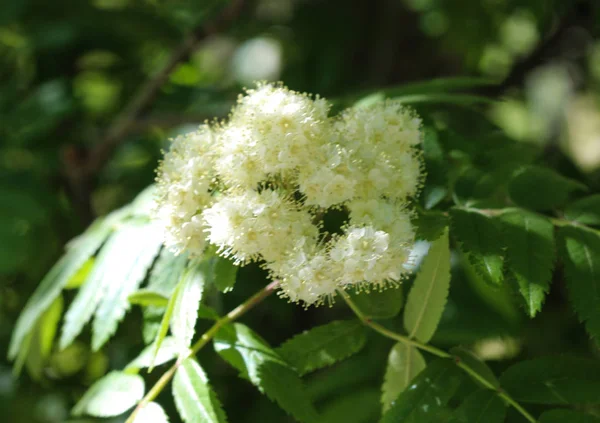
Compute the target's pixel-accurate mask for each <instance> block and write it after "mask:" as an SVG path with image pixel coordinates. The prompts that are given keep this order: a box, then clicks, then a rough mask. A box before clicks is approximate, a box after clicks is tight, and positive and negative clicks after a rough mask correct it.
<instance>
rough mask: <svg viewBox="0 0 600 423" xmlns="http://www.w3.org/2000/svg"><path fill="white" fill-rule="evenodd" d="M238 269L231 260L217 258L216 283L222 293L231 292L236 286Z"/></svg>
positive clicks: (215, 265) (215, 266) (215, 267)
mask: <svg viewBox="0 0 600 423" xmlns="http://www.w3.org/2000/svg"><path fill="white" fill-rule="evenodd" d="M237 271H238V267H237V266H235V265H234V264H233V262H232V261H231V260H228V259H226V258H223V257H217V258H215V264H214V283H215V286H216V287H217V289H218V290H219V291H221V292H229V291H231V290H232V289H233V286H234V285H235V279H236V277H237Z"/></svg>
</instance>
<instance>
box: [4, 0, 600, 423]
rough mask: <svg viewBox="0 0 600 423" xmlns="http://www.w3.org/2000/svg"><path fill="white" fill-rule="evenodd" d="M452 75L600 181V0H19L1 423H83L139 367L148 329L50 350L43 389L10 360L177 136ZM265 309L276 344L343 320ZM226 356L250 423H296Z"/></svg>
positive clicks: (132, 324) (235, 403)
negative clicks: (289, 100)
mask: <svg viewBox="0 0 600 423" xmlns="http://www.w3.org/2000/svg"><path fill="white" fill-rule="evenodd" d="M165 69H167V70H168V72H167V71H165ZM448 76H479V77H485V78H489V80H490V84H485V85H482V86H481V87H479V88H477V89H476V90H475V93H476V94H479V95H485V96H490V97H492V98H495V99H502V100H503V101H501V102H497V103H494V104H492V105H489V106H486V107H485V108H484V112H485V114H486V115H487V116H488V118H489V119H490V120H491V121H492V122H494V123H495V124H496V125H498V126H500V127H501V128H503V129H504V130H505V132H506V133H507V134H508V135H509V136H510V137H511V138H513V139H516V140H519V141H522V142H523V143H533V144H537V145H542V146H544V148H547V149H548V151H549V152H551V154H550V156H549V157H550V158H551V157H554V156H553V154H554V155H556V157H559V158H561V159H562V158H564V157H568V158H569V159H570V163H572V166H574V168H576V170H575V171H576V172H578V173H582V174H586V175H587V177H589V178H590V179H591V180H595V181H600V176H599V173H600V171H599V169H600V97H599V94H600V5H599V4H598V3H597V2H596V1H593V0H589V1H564V0H454V1H444V0H369V1H366V0H253V1H233V2H228V1H225V0H203V1H198V0H55V1H52V2H48V1H46V0H2V2H1V3H0V410H2V415H3V421H8V422H39V423H53V422H62V421H66V420H68V413H69V410H70V408H71V407H72V405H73V403H74V401H75V400H76V398H77V397H78V396H79V395H81V393H82V392H83V391H84V390H85V388H86V387H87V386H89V384H90V383H92V382H93V381H94V380H95V379H97V378H98V377H99V376H101V375H102V374H104V373H105V372H106V371H107V369H109V368H117V367H119V366H122V365H123V364H124V363H126V362H127V361H128V360H129V359H131V358H132V356H133V355H135V353H136V351H139V350H140V348H141V345H142V338H141V331H140V319H141V317H140V315H139V314H140V313H139V310H137V311H134V312H133V313H131V318H130V319H128V320H127V321H126V322H125V323H124V324H123V325H122V327H121V329H120V331H119V332H118V336H117V337H116V338H115V340H114V341H112V342H111V344H110V346H108V347H107V348H105V350H103V351H101V352H96V353H92V352H90V350H89V349H88V347H87V342H85V340H84V341H82V342H81V343H80V344H76V345H74V346H72V347H69V348H68V349H67V350H65V351H61V352H57V351H49V352H48V357H47V360H46V361H45V364H44V368H43V369H42V370H40V371H37V372H36V371H35V369H34V370H33V371H32V369H28V370H29V371H24V372H23V373H22V374H21V375H20V376H19V378H16V377H15V376H14V375H13V373H12V364H11V363H8V362H7V361H6V359H5V357H6V346H7V345H8V340H9V338H10V333H11V330H12V327H13V325H14V322H15V320H16V318H17V316H18V314H19V311H20V310H21V309H22V308H23V306H24V304H25V302H26V301H27V299H28V297H29V296H30V294H31V292H32V291H33V289H34V288H35V287H36V285H37V284H38V283H39V281H40V279H41V277H42V276H43V275H44V273H45V272H47V270H48V269H49V267H50V266H51V265H52V264H53V263H54V261H56V259H57V258H58V257H59V256H60V254H61V252H62V249H63V246H64V245H65V243H66V242H67V241H68V240H69V239H71V238H72V237H73V236H75V235H77V234H78V233H80V232H81V231H82V230H83V229H84V228H85V227H86V226H87V225H88V224H89V223H90V222H91V221H92V220H93V219H94V217H95V216H99V215H103V214H105V213H107V212H108V211H111V210H113V209H115V208H117V207H119V206H121V205H123V204H125V203H127V202H129V201H130V200H131V199H132V198H133V197H134V196H135V195H136V194H137V193H138V192H139V191H141V190H142V189H143V188H144V187H146V186H147V185H149V184H150V183H152V181H153V178H154V169H155V167H156V165H157V161H158V160H159V158H160V156H161V149H165V148H168V139H169V138H170V137H172V136H174V135H176V134H178V133H181V132H185V131H187V130H189V129H193V128H195V127H196V126H197V125H198V124H199V123H201V122H203V121H204V120H205V119H211V118H213V117H225V116H226V114H227V113H228V110H229V108H230V107H231V105H232V104H233V103H234V102H235V99H236V97H237V95H238V94H239V92H240V90H241V88H242V87H244V86H250V85H251V84H252V81H255V80H270V81H271V80H272V81H277V80H282V81H284V83H285V84H286V85H288V86H289V87H290V88H292V89H296V90H299V91H307V92H311V93H319V94H321V95H323V96H325V97H328V98H332V99H339V98H345V97H346V96H353V95H355V94H356V93H362V92H367V93H368V92H369V90H374V89H376V88H381V87H390V86H399V85H402V84H406V83H410V82H415V81H420V80H427V79H431V78H438V77H448ZM148 81H150V82H148ZM491 82H494V84H492V83H491ZM596 186H598V184H596ZM245 272H246V273H243V274H242V275H240V278H248V279H250V280H251V281H252V282H251V283H248V287H247V288H245V287H243V286H242V284H239V286H240V289H239V290H238V289H236V291H235V293H232V294H230V295H229V296H228V297H226V298H224V299H218V300H215V301H221V302H222V304H221V307H222V309H223V310H227V309H228V308H230V307H231V306H234V305H235V304H237V303H239V301H240V299H241V298H245V297H246V296H247V295H248V294H249V293H250V292H253V291H254V289H255V287H256V286H257V285H258V284H260V283H261V281H260V278H261V277H262V276H263V275H261V274H259V272H257V271H256V270H252V269H249V270H245ZM453 283H454V282H453ZM457 292H459V291H457ZM465 295H466V294H465ZM67 297H68V295H67ZM465 298H467V297H465ZM463 300H464V298H463ZM464 301H467V302H468V301H469V299H468V298H467V299H466V300H464ZM266 304H267V305H266V306H262V307H261V308H260V309H259V310H257V311H256V312H253V313H252V317H248V319H251V320H250V322H252V324H253V325H255V326H259V327H261V328H263V329H261V331H260V332H261V334H266V335H265V336H266V337H267V338H269V341H272V342H273V343H277V342H280V341H282V340H283V339H286V338H287V337H288V336H290V335H291V334H292V333H297V332H299V331H300V330H302V329H304V328H306V327H309V326H311V325H312V324H313V323H314V322H315V321H320V320H323V319H321V316H322V315H323V314H324V313H326V312H328V313H331V312H330V311H329V310H327V308H326V307H325V309H324V310H323V309H318V310H316V311H315V310H312V311H310V312H308V313H304V312H303V311H302V310H301V308H299V307H293V306H288V305H287V303H285V302H284V301H280V300H277V299H276V298H271V299H269V301H267V303H266ZM454 307H455V314H456V313H457V311H456V310H459V309H463V308H461V307H459V306H456V305H455V306H454ZM465 307H466V306H465ZM474 307H475V306H474ZM451 311H452V306H451ZM480 312H481V313H484V312H485V311H481V310H480ZM136 313H137V314H136ZM333 313H335V311H333ZM503 313H504V314H503ZM507 313H508V312H503V311H502V310H499V311H498V312H497V313H495V314H493V315H490V316H488V317H487V318H488V321H490V322H497V330H498V333H502V334H504V335H507V336H509V335H510V334H511V333H514V332H515V331H522V330H527V329H523V327H522V326H518V324H517V323H515V319H514V318H513V317H511V316H510V315H508V317H507ZM450 314H452V313H450ZM508 314H510V313H508ZM273 316H277V318H273ZM479 316H481V314H480V315H479ZM503 316H504V318H503ZM447 317H448V318H447V319H446V323H443V325H442V328H446V330H445V331H443V330H442V331H441V335H440V339H439V340H438V341H439V342H442V343H443V342H457V341H458V342H461V341H468V339H465V338H464V337H465V336H466V335H465V333H466V332H468V330H467V329H464V328H465V325H467V326H468V323H465V321H462V320H461V321H459V320H456V321H453V320H452V316H447ZM459 317H461V319H464V317H462V316H459ZM330 319H331V317H328V318H327V319H325V320H330ZM494 319H496V320H494ZM517 320H518V319H517ZM444 324H445V325H446V326H444ZM452 325H454V326H452ZM471 329H472V328H471ZM461 330H462V331H461ZM473 330H474V329H473ZM473 330H472V331H471V332H470V333H471V334H473V333H474V332H473ZM558 330H560V328H559V329H558ZM463 332H464V333H463ZM444 336H445V338H444ZM473 336H476V335H473ZM377 342H382V343H385V342H386V341H385V340H383V339H381V340H378V341H377ZM480 347H481V351H483V354H487V357H488V358H489V357H494V354H496V355H498V354H500V355H502V354H505V355H506V354H511V353H513V352H511V351H512V350H511V348H513V347H514V348H513V349H514V350H515V351H518V349H519V348H520V347H519V346H518V345H517V344H516V343H515V344H514V345H513V344H511V343H510V342H503V343H500V344H499V343H494V341H493V340H491V341H490V342H488V343H484V344H483V345H481V346H480ZM382 352H385V351H384V349H381V348H380V349H377V348H372V349H371V350H366V351H365V352H363V353H361V355H359V358H358V359H352V360H349V361H348V362H345V364H344V366H346V367H344V368H343V369H341V370H339V369H338V370H336V369H337V368H334V370H332V371H338V372H342V373H343V372H347V373H348V374H351V375H353V377H354V379H352V382H350V381H348V383H354V384H359V385H360V389H359V390H356V389H355V390H353V391H351V392H350V391H348V392H350V393H349V394H348V395H346V396H342V397H340V398H339V399H338V400H337V401H338V403H341V402H343V401H347V402H352V401H358V400H359V399H361V398H362V399H364V398H367V397H368V398H370V399H373V397H374V396H378V395H379V394H378V391H377V383H375V381H376V380H379V379H380V378H381V374H380V373H381V371H380V370H381V369H380V368H381V366H376V367H373V366H372V365H371V367H369V365H370V364H369V363H374V362H381V361H384V360H385V355H383V356H382ZM213 356H214V354H213ZM213 356H211V355H207V357H206V358H204V359H203V360H205V362H207V363H211V364H206V365H205V368H208V369H211V370H209V373H210V372H212V373H213V374H214V375H216V377H213V379H217V378H218V380H219V381H220V382H219V385H218V386H216V389H217V391H218V392H219V394H220V397H221V398H222V399H223V401H224V402H225V407H226V409H227V410H228V412H229V413H230V416H231V421H232V422H242V421H244V422H246V421H247V422H257V421H269V422H270V421H273V422H280V421H286V420H285V416H283V415H281V414H280V413H281V412H280V411H278V410H277V409H276V408H275V407H273V406H272V405H271V404H270V402H269V401H268V400H266V399H264V398H263V397H261V396H260V395H258V394H257V393H256V392H255V390H254V388H252V387H251V386H250V385H249V384H243V383H242V382H239V381H237V380H236V375H235V372H233V371H232V370H230V369H228V368H226V367H224V366H223V365H222V364H220V363H217V362H216V360H215V359H214V357H213ZM360 357H362V358H360ZM360 360H363V361H360ZM319 377H320V378H321V379H319ZM151 378H152V376H151ZM336 380H338V381H339V378H338V379H336ZM228 381H231V384H228ZM371 382H373V383H372V384H371ZM340 386H342V385H340ZM309 389H310V390H311V393H312V394H313V395H314V397H315V399H316V400H318V401H320V400H324V399H325V398H326V396H327V395H328V392H331V391H334V390H336V389H337V390H338V391H339V389H340V387H339V386H338V387H332V386H327V377H326V375H316V376H315V380H313V381H309ZM348 389H349V387H348ZM161 402H162V403H163V404H166V406H167V409H168V410H169V408H168V407H171V408H170V410H172V407H173V406H172V404H170V405H169V400H168V399H165V400H164V401H161ZM364 412H365V413H366V414H365V415H366V417H365V421H370V420H369V414H368V413H369V410H367V409H365V411H364ZM171 415H173V416H175V414H173V413H171ZM258 415H261V416H262V417H261V419H260V420H259V419H258V417H256V416H258ZM265 416H267V417H265ZM86 421H87V420H86ZM89 421H93V420H89ZM115 421H120V420H119V419H117V420H115ZM173 421H176V420H173ZM82 422H83V421H82Z"/></svg>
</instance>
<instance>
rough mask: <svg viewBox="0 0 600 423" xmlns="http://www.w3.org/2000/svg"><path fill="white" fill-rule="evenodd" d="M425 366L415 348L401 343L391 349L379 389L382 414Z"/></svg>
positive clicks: (423, 360)
mask: <svg viewBox="0 0 600 423" xmlns="http://www.w3.org/2000/svg"><path fill="white" fill-rule="evenodd" d="M426 366H427V364H426V363H425V359H424V358H423V356H422V355H421V353H420V352H419V350H418V349H416V348H415V347H413V346H410V345H406V344H403V343H401V342H398V343H397V344H396V345H394V346H393V347H392V349H391V350H390V355H389V356H388V362H387V368H386V370H385V377H384V382H383V386H382V387H381V391H382V392H381V404H382V405H383V413H385V412H387V411H388V410H389V409H390V407H391V406H392V403H393V402H394V400H395V399H396V398H398V396H399V395H400V394H401V393H402V392H403V391H404V390H405V389H406V388H407V387H408V385H409V384H410V382H411V381H412V380H413V379H414V378H415V377H416V376H417V375H418V374H419V373H420V372H421V371H422V370H423V369H425V367H426Z"/></svg>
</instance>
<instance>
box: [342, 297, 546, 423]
mask: <svg viewBox="0 0 600 423" xmlns="http://www.w3.org/2000/svg"><path fill="white" fill-rule="evenodd" d="M338 292H339V294H340V295H341V296H342V298H343V299H344V301H345V302H346V304H348V306H349V307H350V308H351V309H352V311H353V312H354V314H356V316H357V317H358V318H359V319H360V321H361V322H362V323H363V324H364V325H365V326H368V327H370V328H371V329H373V330H374V331H375V332H378V333H380V334H381V335H383V336H385V337H386V338H390V339H394V340H396V341H399V342H402V343H403V344H406V345H411V346H413V347H415V348H418V349H420V350H423V351H427V352H428V353H430V354H433V355H435V356H437V357H441V358H451V359H453V360H454V362H455V363H456V365H457V366H458V367H459V368H460V369H462V370H463V371H464V372H465V373H466V374H468V375H469V376H471V377H472V378H473V379H474V380H475V381H477V382H479V383H480V384H481V385H483V386H485V387H486V388H487V389H491V390H492V391H494V392H495V393H496V394H497V395H498V396H499V397H500V398H502V399H503V400H504V401H505V402H506V403H508V404H510V405H511V406H512V407H513V408H514V409H515V410H517V411H518V412H519V413H521V415H522V416H523V417H525V418H526V419H527V421H529V422H531V423H536V422H537V420H536V418H535V417H533V416H532V415H531V414H529V412H528V411H527V410H525V409H524V408H523V407H522V406H521V405H520V404H519V403H518V402H517V401H515V400H514V399H513V398H512V397H511V396H510V395H508V394H507V393H506V392H504V391H503V390H502V389H500V388H497V387H495V386H494V385H492V384H491V383H490V382H489V381H488V380H487V379H485V378H484V377H482V376H481V375H480V374H479V373H477V372H476V371H475V370H473V369H472V368H471V367H469V365H468V364H466V363H465V362H464V361H462V360H459V359H458V358H457V357H454V356H453V355H452V354H449V353H447V352H446V351H443V350H440V349H438V348H436V347H433V346H431V345H429V344H423V343H421V342H419V341H417V340H415V339H411V338H409V337H407V336H405V335H401V334H399V333H396V332H393V331H391V330H389V329H386V328H385V327H383V326H381V325H380V324H379V323H376V322H374V321H372V320H371V319H370V318H368V317H367V316H365V314H364V313H363V312H362V311H361V310H360V309H359V308H358V306H357V305H356V304H355V303H354V301H352V299H351V298H350V296H349V295H348V294H347V293H346V292H345V291H343V290H341V289H339V290H338Z"/></svg>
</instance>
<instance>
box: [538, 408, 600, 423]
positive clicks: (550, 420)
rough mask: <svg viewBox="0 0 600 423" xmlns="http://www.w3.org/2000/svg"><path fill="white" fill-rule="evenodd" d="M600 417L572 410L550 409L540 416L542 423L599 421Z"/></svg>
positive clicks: (596, 422) (592, 422) (593, 422)
mask: <svg viewBox="0 0 600 423" xmlns="http://www.w3.org/2000/svg"><path fill="white" fill-rule="evenodd" d="M598 422H600V418H598V417H595V416H591V415H589V414H584V413H582V412H579V411H572V410H564V409H561V410H550V411H546V412H545V413H543V414H542V415H541V416H540V423H598Z"/></svg>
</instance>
